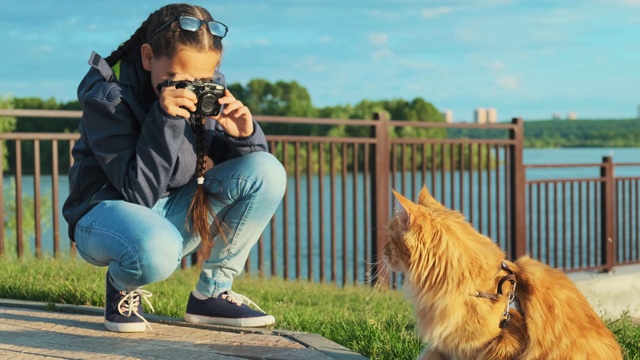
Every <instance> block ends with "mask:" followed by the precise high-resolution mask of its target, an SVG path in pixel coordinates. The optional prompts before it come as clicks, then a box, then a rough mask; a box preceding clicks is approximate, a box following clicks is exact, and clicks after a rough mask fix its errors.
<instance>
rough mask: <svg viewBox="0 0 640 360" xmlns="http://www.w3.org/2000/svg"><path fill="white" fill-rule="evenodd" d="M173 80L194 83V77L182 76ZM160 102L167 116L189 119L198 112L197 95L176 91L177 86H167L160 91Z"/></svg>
mask: <svg viewBox="0 0 640 360" xmlns="http://www.w3.org/2000/svg"><path fill="white" fill-rule="evenodd" d="M172 80H176V81H177V80H186V81H193V77H191V76H188V75H183V74H181V75H176V76H174V77H173V78H172ZM158 101H159V103H160V107H162V109H163V110H164V111H166V112H167V114H169V115H172V116H180V117H182V118H185V119H189V118H190V117H191V113H192V112H194V111H196V102H197V101H198V98H197V97H196V94H194V93H193V92H192V91H190V90H187V89H176V87H175V86H165V87H163V88H162V90H161V91H160V94H159V99H158Z"/></svg>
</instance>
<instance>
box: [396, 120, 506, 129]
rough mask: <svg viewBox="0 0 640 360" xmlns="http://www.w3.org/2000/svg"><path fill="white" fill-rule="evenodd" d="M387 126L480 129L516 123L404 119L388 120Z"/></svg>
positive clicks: (500, 127) (503, 126) (502, 127)
mask: <svg viewBox="0 0 640 360" xmlns="http://www.w3.org/2000/svg"><path fill="white" fill-rule="evenodd" d="M389 126H392V127H395V126H408V127H416V128H422V127H428V128H447V129H451V128H463V129H482V130H495V129H505V130H515V129H516V128H517V126H516V125H513V124H511V123H508V124H507V123H505V124H476V123H446V122H430V121H406V120H401V121H398V120H392V121H389Z"/></svg>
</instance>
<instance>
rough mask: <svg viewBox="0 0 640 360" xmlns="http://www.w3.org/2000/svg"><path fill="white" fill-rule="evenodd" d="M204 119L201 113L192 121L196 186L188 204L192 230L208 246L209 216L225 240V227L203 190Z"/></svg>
mask: <svg viewBox="0 0 640 360" xmlns="http://www.w3.org/2000/svg"><path fill="white" fill-rule="evenodd" d="M204 121H205V118H204V116H202V115H199V114H197V115H195V121H194V122H193V123H192V125H193V132H194V134H195V136H196V146H197V149H198V160H197V164H196V177H197V181H198V188H197V189H196V193H195V195H194V196H193V199H192V200H191V205H189V214H190V218H191V219H190V220H191V224H192V225H191V226H192V228H191V229H192V232H193V233H197V234H199V235H200V239H201V241H202V242H203V244H205V246H207V247H210V246H212V245H213V237H212V236H211V225H210V223H209V216H211V218H213V222H214V224H215V225H216V230H217V231H216V234H219V235H221V236H222V238H223V239H224V241H225V242H227V238H226V236H225V233H224V230H225V229H226V228H227V227H226V225H225V224H224V222H223V221H221V220H220V219H218V218H217V217H216V216H215V214H214V213H213V210H212V209H211V204H210V203H209V200H208V198H207V195H206V194H205V191H204V186H203V185H202V184H203V182H204V172H205V170H206V166H207V156H206V145H207V139H206V136H205V134H204Z"/></svg>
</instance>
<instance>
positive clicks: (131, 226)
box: [74, 152, 287, 296]
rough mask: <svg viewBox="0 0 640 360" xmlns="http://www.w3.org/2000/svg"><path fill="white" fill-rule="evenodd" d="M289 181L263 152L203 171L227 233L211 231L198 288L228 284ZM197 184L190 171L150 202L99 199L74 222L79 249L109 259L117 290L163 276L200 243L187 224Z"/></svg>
mask: <svg viewBox="0 0 640 360" xmlns="http://www.w3.org/2000/svg"><path fill="white" fill-rule="evenodd" d="M286 182H287V179H286V173H285V171H284V168H283V167H282V164H280V162H279V161H278V160H277V159H276V158H275V157H274V156H273V155H271V154H269V153H267V152H254V153H251V154H248V155H245V156H241V157H238V158H234V159H231V160H228V161H225V162H223V163H220V164H217V165H215V166H214V167H213V168H211V169H210V170H208V171H207V172H206V173H205V181H204V186H205V191H206V193H207V194H208V195H210V196H209V201H210V203H211V207H212V209H213V211H214V213H215V214H216V216H217V217H218V218H219V219H221V220H223V221H224V223H225V224H226V226H227V229H226V232H225V234H226V240H227V241H226V242H225V241H224V240H223V239H222V237H221V236H220V237H217V238H216V239H215V242H214V245H213V248H212V249H211V254H210V256H209V258H208V259H207V260H206V261H205V262H204V263H203V269H202V273H201V274H200V278H199V280H198V283H197V284H196V289H197V290H198V291H200V292H201V293H202V294H204V295H208V296H217V295H218V294H219V293H221V292H223V291H225V290H229V289H231V284H232V283H233V279H234V278H235V277H236V276H238V275H239V274H240V273H241V272H242V269H243V267H244V264H245V262H246V260H247V258H248V257H249V252H250V250H251V248H252V247H253V245H255V243H256V242H257V241H258V239H259V237H260V234H262V231H264V229H265V227H266V226H267V224H268V222H269V220H270V219H271V217H272V216H273V214H274V213H275V211H276V209H277V208H278V206H279V204H280V201H281V200H282V197H283V195H284V191H285V187H286ZM196 187H197V184H196V180H195V178H194V179H193V180H192V181H191V182H189V183H188V184H187V185H185V186H183V187H182V188H180V189H177V190H175V191H173V192H172V193H171V194H170V195H169V196H168V197H165V198H162V199H160V200H159V201H158V203H156V204H155V205H154V206H153V207H152V208H151V209H149V208H147V207H144V206H141V205H137V204H133V203H130V202H127V201H124V200H109V201H103V202H101V203H100V204H98V205H97V206H95V207H94V208H93V209H91V211H89V212H88V213H87V214H85V216H84V217H83V218H82V219H80V221H78V223H77V225H76V227H75V229H74V236H75V241H76V247H77V250H78V253H79V254H80V255H81V256H82V257H83V258H84V259H85V260H86V261H88V262H89V263H91V264H94V265H98V266H108V267H109V274H110V275H111V278H112V280H113V286H114V287H115V288H116V289H117V290H133V289H135V288H138V287H141V286H143V285H146V284H150V283H153V282H157V281H161V280H164V279H166V278H168V277H169V276H170V275H171V274H172V273H173V272H174V271H175V270H176V269H177V268H178V266H179V264H180V261H181V259H182V257H184V256H187V255H189V254H191V253H193V252H194V251H196V250H197V249H198V247H199V245H200V237H199V236H198V235H197V234H191V233H190V232H189V231H188V230H187V229H186V227H185V224H186V221H187V219H188V214H187V210H188V208H189V204H190V203H191V199H192V198H193V195H194V193H195V190H196ZM214 229H215V227H214Z"/></svg>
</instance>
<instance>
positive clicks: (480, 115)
mask: <svg viewBox="0 0 640 360" xmlns="http://www.w3.org/2000/svg"><path fill="white" fill-rule="evenodd" d="M473 118H474V119H475V123H476V124H495V123H496V122H498V110H496V109H494V108H487V109H485V108H477V109H476V110H475V111H474V112H473Z"/></svg>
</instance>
